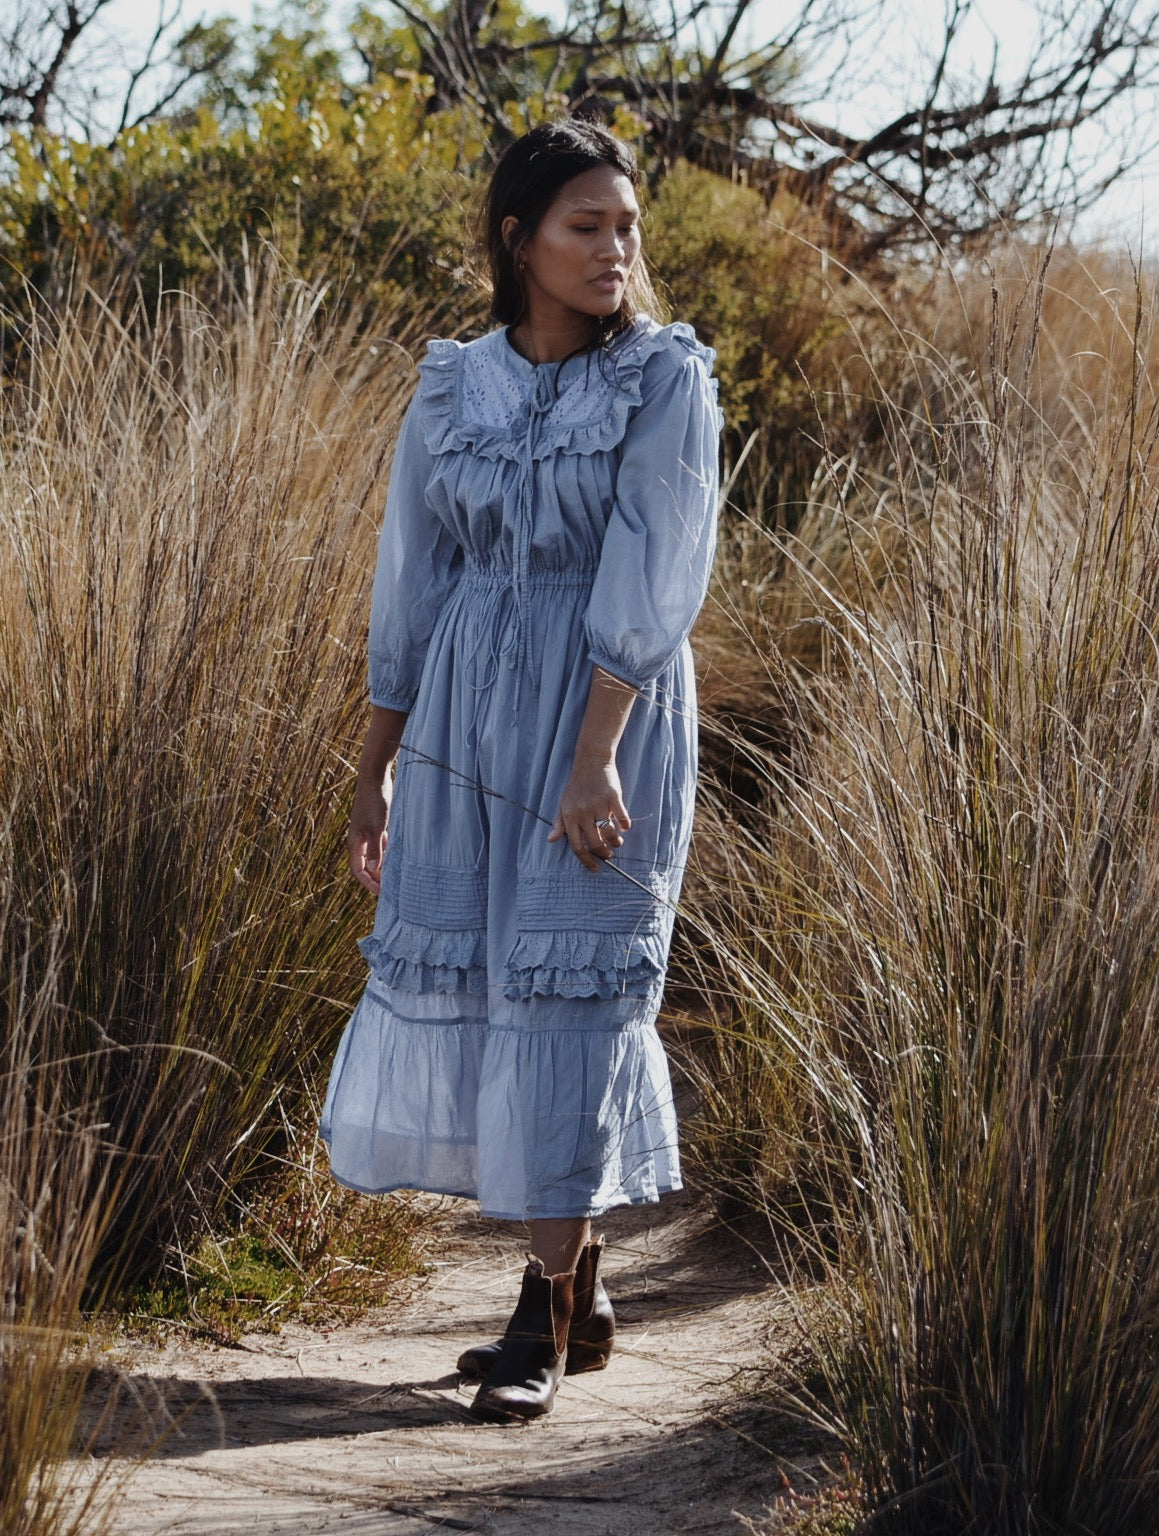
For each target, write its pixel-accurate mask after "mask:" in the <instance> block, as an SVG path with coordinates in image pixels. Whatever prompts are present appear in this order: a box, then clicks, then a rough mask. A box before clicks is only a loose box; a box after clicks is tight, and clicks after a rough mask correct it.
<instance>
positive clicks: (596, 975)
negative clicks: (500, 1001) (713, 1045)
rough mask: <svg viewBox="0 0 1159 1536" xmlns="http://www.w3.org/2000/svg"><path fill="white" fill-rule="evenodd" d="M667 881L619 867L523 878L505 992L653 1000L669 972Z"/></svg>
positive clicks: (509, 994) (515, 995)
mask: <svg viewBox="0 0 1159 1536" xmlns="http://www.w3.org/2000/svg"><path fill="white" fill-rule="evenodd" d="M666 894H667V882H664V881H661V880H660V879H659V878H658V877H657V876H655V875H652V876H649V877H648V878H647V879H646V880H639V879H638V878H637V877H635V876H632V877H628V876H626V875H625V874H623V873H621V871H620V870H619V869H617V868H616V867H615V866H612V865H609V866H608V867H607V868H605V869H603V870H601V871H599V873H597V874H592V873H591V872H590V871H588V870H583V869H577V871H576V872H574V873H573V872H572V871H570V870H568V871H566V872H563V871H561V872H559V873H555V872H553V873H551V874H546V875H533V876H528V877H525V878H524V879H523V880H522V881H521V882H520V889H519V903H518V913H519V937H518V938H517V939H516V941H515V944H514V946H513V948H512V950H511V953H510V956H509V958H508V961H507V967H506V974H505V994H506V996H507V997H510V998H528V997H601V998H605V999H610V998H613V997H625V996H626V997H647V996H649V995H650V994H651V993H653V992H654V991H655V990H656V988H657V985H658V983H659V982H660V980H661V978H662V977H663V974H664V962H665V959H666V958H667V954H668V942H669V935H670V931H671V926H672V923H671V915H670V913H669V912H668V910H667V909H666V905H665V901H664V898H665V896H666Z"/></svg>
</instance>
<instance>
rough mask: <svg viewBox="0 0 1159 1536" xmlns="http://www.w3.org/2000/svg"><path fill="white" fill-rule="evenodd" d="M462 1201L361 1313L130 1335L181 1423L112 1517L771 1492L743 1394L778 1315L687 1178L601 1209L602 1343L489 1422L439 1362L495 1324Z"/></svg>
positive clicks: (753, 1266)
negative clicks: (325, 1323)
mask: <svg viewBox="0 0 1159 1536" xmlns="http://www.w3.org/2000/svg"><path fill="white" fill-rule="evenodd" d="M472 1210H473V1207H468V1206H467V1205H466V1204H465V1203H459V1202H453V1203H449V1210H448V1213H447V1215H446V1216H445V1217H444V1218H443V1219H442V1221H441V1224H440V1226H439V1229H438V1231H437V1233H436V1236H435V1238H434V1239H433V1241H432V1243H431V1248H430V1252H429V1262H430V1265H431V1268H430V1273H429V1275H428V1276H427V1277H426V1278H425V1279H423V1280H421V1281H420V1282H418V1283H417V1284H416V1286H415V1288H414V1291H413V1294H412V1295H410V1296H409V1297H408V1299H407V1300H406V1301H405V1302H403V1303H402V1304H401V1305H399V1306H396V1307H394V1308H390V1309H387V1310H385V1311H383V1312H381V1313H375V1314H373V1315H371V1316H369V1317H367V1318H365V1319H363V1320H362V1321H361V1322H359V1323H358V1324H357V1325H354V1326H348V1327H339V1328H335V1329H332V1330H330V1331H328V1332H322V1331H317V1330H311V1329H308V1328H306V1327H303V1326H299V1325H291V1326H288V1327H286V1328H285V1330H284V1331H283V1332H282V1333H281V1334H279V1335H252V1336H249V1337H247V1338H246V1339H245V1340H244V1347H243V1348H241V1349H227V1348H207V1347H204V1346H197V1347H192V1346H181V1345H169V1346H167V1347H166V1348H164V1349H162V1350H158V1351H153V1352H152V1353H149V1352H146V1351H144V1350H141V1351H139V1353H138V1357H137V1359H136V1360H135V1362H134V1367H133V1373H132V1382H131V1384H132V1386H133V1388H134V1389H135V1390H136V1392H137V1393H138V1395H139V1397H140V1399H141V1400H142V1401H143V1402H145V1403H147V1404H151V1405H152V1406H151V1408H150V1413H151V1415H153V1416H154V1418H155V1416H156V1411H157V1408H156V1405H157V1402H158V1400H163V1401H164V1403H165V1404H166V1407H167V1411H168V1412H169V1414H171V1415H174V1416H176V1418H177V1421H178V1422H177V1424H176V1427H175V1428H173V1429H172V1431H171V1432H170V1433H169V1435H168V1437H167V1439H166V1441H165V1443H164V1444H163V1446H162V1448H161V1450H160V1452H159V1453H157V1454H156V1455H155V1456H154V1457H153V1458H152V1459H151V1460H149V1461H147V1462H145V1463H143V1464H142V1465H140V1466H139V1467H137V1468H136V1469H134V1470H132V1471H131V1472H130V1473H129V1475H128V1477H127V1479H126V1481H125V1485H124V1488H123V1493H122V1497H121V1499H120V1500H119V1502H118V1504H117V1506H116V1512H115V1514H114V1517H113V1522H112V1531H113V1533H114V1536H162V1533H166V1536H234V1533H237V1536H241V1533H242V1532H257V1531H261V1532H264V1533H266V1536H322V1533H338V1532H342V1533H345V1536H372V1533H373V1536H420V1533H427V1532H448V1531H474V1532H480V1533H485V1536H516V1533H519V1536H527V1533H530V1532H544V1533H551V1536H572V1533H576V1536H578V1533H581V1532H582V1533H584V1536H671V1533H673V1532H681V1531H686V1532H741V1531H742V1530H744V1529H745V1525H744V1522H743V1520H742V1518H741V1517H742V1516H745V1515H747V1516H749V1517H754V1518H759V1517H760V1516H761V1514H762V1510H764V1508H765V1507H766V1506H768V1505H770V1504H774V1503H776V1501H777V1499H778V1488H779V1483H780V1475H781V1467H782V1466H783V1464H784V1463H783V1462H782V1461H781V1460H780V1456H779V1455H773V1454H770V1451H769V1450H768V1449H766V1448H764V1446H763V1445H762V1443H761V1442H762V1439H764V1440H767V1435H765V1434H763V1431H762V1425H761V1422H760V1418H761V1414H760V1410H759V1409H756V1408H754V1407H753V1406H752V1403H751V1399H750V1397H749V1396H748V1395H747V1394H750V1393H751V1390H752V1388H753V1384H754V1375H753V1371H752V1367H753V1364H754V1362H758V1363H759V1362H760V1361H762V1360H765V1359H767V1358H768V1357H769V1356H770V1355H772V1354H775V1353H776V1352H777V1350H778V1346H779V1342H780V1341H781V1340H782V1339H784V1340H785V1341H786V1342H787V1341H788V1340H789V1339H790V1338H791V1337H792V1335H793V1324H792V1322H791V1320H790V1318H789V1313H788V1309H787V1308H786V1306H785V1303H784V1300H783V1297H782V1296H781V1294H780V1293H779V1291H778V1290H777V1288H776V1287H774V1286H772V1285H770V1283H769V1280H768V1276H767V1274H766V1272H765V1271H764V1269H763V1268H762V1266H760V1265H759V1264H758V1263H757V1262H755V1260H754V1257H753V1255H752V1253H751V1252H750V1251H749V1250H748V1249H747V1248H746V1247H745V1246H744V1244H742V1243H741V1242H739V1241H737V1239H735V1238H734V1237H732V1236H731V1235H730V1234H728V1233H727V1232H724V1231H722V1230H720V1229H719V1228H718V1227H717V1226H716V1224H715V1223H714V1222H713V1220H712V1218H711V1215H710V1213H709V1212H708V1211H707V1209H706V1208H705V1207H703V1206H699V1205H697V1204H696V1203H695V1202H694V1201H692V1200H690V1199H687V1198H683V1197H682V1198H678V1199H675V1200H670V1201H666V1202H665V1203H663V1204H662V1205H660V1206H658V1207H649V1208H646V1209H642V1210H636V1211H620V1212H613V1213H612V1215H611V1216H609V1217H608V1218H607V1219H606V1220H605V1222H604V1223H602V1224H601V1225H602V1227H603V1229H604V1230H605V1231H606V1233H607V1239H608V1248H607V1253H606V1259H605V1269H604V1272H605V1275H606V1278H607V1281H608V1289H609V1291H610V1292H611V1295H612V1298H613V1301H614V1304H615V1307H616V1312H617V1317H618V1320H619V1329H620V1332H619V1337H618V1340H617V1346H618V1347H617V1350H616V1353H615V1354H614V1356H613V1358H612V1361H611V1364H610V1365H609V1367H608V1369H607V1370H606V1371H603V1372H598V1373H592V1374H590V1375H584V1376H577V1377H569V1378H567V1379H566V1380H565V1381H564V1383H563V1385H562V1386H561V1388H560V1391H559V1394H558V1396H557V1399H556V1406H555V1410H554V1411H553V1413H552V1414H551V1415H550V1417H548V1418H546V1419H543V1420H541V1421H539V1422H538V1423H536V1424H533V1425H526V1426H525V1425H516V1426H509V1427H505V1426H495V1425H486V1424H478V1423H476V1422H475V1420H473V1419H472V1418H471V1417H470V1416H469V1414H468V1412H467V1408H468V1404H469V1402H470V1400H471V1394H472V1392H473V1390H474V1389H473V1387H472V1386H471V1385H470V1384H467V1383H460V1381H459V1378H458V1376H457V1375H456V1373H455V1369H454V1362H455V1359H456V1356H457V1355H458V1353H459V1351H460V1350H461V1349H462V1348H464V1347H465V1346H466V1345H467V1344H469V1343H472V1342H474V1341H476V1340H478V1339H481V1338H489V1337H492V1336H494V1335H495V1334H496V1333H498V1332H501V1331H502V1327H503V1325H504V1323H505V1321H506V1318H507V1316H508V1314H509V1312H510V1309H511V1307H512V1305H513V1302H514V1299H515V1295H516V1293H517V1291H518V1288H519V1277H520V1273H521V1270H522V1259H521V1256H520V1254H519V1252H518V1249H517V1248H515V1247H514V1245H513V1243H512V1229H511V1228H510V1227H502V1226H500V1225H498V1224H492V1223H488V1222H486V1221H482V1220H480V1219H479V1218H478V1217H476V1216H473V1215H471V1214H470V1212H471V1211H472ZM122 1400H123V1399H122ZM766 1427H767V1426H766ZM795 1449H797V1448H796V1447H788V1446H778V1447H777V1450H778V1452H792V1451H793V1450H795Z"/></svg>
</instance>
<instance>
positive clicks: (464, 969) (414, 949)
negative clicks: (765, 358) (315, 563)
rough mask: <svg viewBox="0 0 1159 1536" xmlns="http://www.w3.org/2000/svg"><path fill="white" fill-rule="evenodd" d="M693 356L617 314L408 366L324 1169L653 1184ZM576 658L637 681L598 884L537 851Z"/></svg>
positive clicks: (702, 378)
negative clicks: (392, 768)
mask: <svg viewBox="0 0 1159 1536" xmlns="http://www.w3.org/2000/svg"><path fill="white" fill-rule="evenodd" d="M711 362H712V353H711V352H710V351H709V350H708V349H706V348H704V347H702V346H701V345H700V344H699V343H698V342H697V341H696V339H695V337H694V335H693V334H692V332H691V331H690V330H689V328H688V327H686V326H682V325H675V326H668V327H660V326H657V325H656V324H655V323H654V322H651V321H646V320H638V321H636V322H634V324H633V325H632V326H631V327H630V328H629V329H628V331H627V332H625V333H624V334H623V335H622V336H621V337H619V338H618V339H617V340H616V341H615V342H614V343H613V345H612V346H611V348H609V349H608V350H607V351H605V352H600V353H594V354H590V355H586V356H582V357H577V358H573V359H570V360H569V361H567V362H565V363H563V364H562V365H559V364H547V365H540V366H538V367H537V366H535V365H533V364H531V363H529V362H528V361H527V360H526V359H524V358H522V357H521V356H520V355H519V354H518V353H517V352H515V351H514V349H513V348H512V347H511V345H510V343H509V342H508V340H507V336H506V332H505V331H502V330H500V331H495V332H492V333H491V334H489V335H487V336H484V337H482V338H481V339H480V340H478V341H475V342H471V343H469V344H466V345H460V344H458V343H455V342H446V341H440V342H433V343H431V345H430V348H429V351H428V355H427V358H426V360H425V362H424V363H423V364H422V365H421V368H420V383H419V388H418V391H417V393H416V396H415V399H414V401H413V403H412V405H411V407H410V410H409V412H408V413H407V416H406V418H405V420H404V423H403V427H402V430H401V432H400V435H399V441H398V445H397V449H396V455H395V463H394V469H393V473H392V477H391V486H390V493H389V497H388V502H387V513H386V519H385V523H384V527H383V531H382V536H381V541H380V546H379V558H378V565H377V568H376V572H375V582H374V592H373V598H372V604H371V626H370V694H371V699H372V701H373V702H374V703H376V704H380V705H383V706H385V707H387V708H391V709H396V710H401V711H404V712H407V713H408V716H409V718H408V721H407V727H406V731H405V734H404V737H403V744H402V748H401V750H400V752H399V757H398V762H397V765H396V773H395V795H394V804H393V807H392V811H391V821H390V837H389V843H388V849H387V855H386V859H385V861H384V866H383V874H382V891H381V895H380V897H379V902H378V909H377V914H376V920H375V926H374V932H373V934H372V935H371V936H370V937H369V938H367V939H366V940H364V941H363V944H362V949H363V953H364V955H365V957H366V959H367V961H368V963H369V965H370V968H371V977H370V981H369V983H368V985H367V988H366V992H365V993H364V995H363V997H362V999H361V1001H360V1003H359V1005H358V1007H357V1009H356V1010H355V1013H354V1016H353V1018H352V1019H351V1021H350V1023H349V1025H348V1026H347V1028H346V1031H345V1033H344V1035H343V1037H342V1040H341V1043H340V1045H339V1049H338V1053H337V1056H336V1059H335V1062H334V1067H333V1071H332V1073H331V1078H330V1085H329V1089H328V1092H327V1095H326V1102H325V1105H324V1109H323V1117H322V1133H323V1136H324V1137H325V1139H326V1141H327V1143H328V1145H329V1148H330V1155H331V1167H332V1169H333V1172H334V1174H335V1176H336V1177H337V1178H338V1179H339V1180H340V1181H341V1182H343V1183H345V1184H348V1185H351V1186H353V1187H355V1188H358V1189H363V1190H371V1191H384V1190H389V1189H397V1188H417V1189H425V1190H431V1191H436V1192H442V1193H448V1194H459V1195H470V1196H474V1197H476V1198H477V1199H478V1200H479V1202H480V1205H481V1207H482V1210H483V1212H484V1213H485V1214H487V1215H491V1216H495V1217H504V1218H516V1219H520V1218H521V1219H543V1218H551V1217H578V1216H589V1215H598V1214H600V1213H602V1212H603V1211H605V1210H607V1209H608V1208H609V1207H611V1206H613V1205H618V1204H624V1203H638V1202H642V1201H650V1200H655V1199H657V1198H658V1197H659V1195H660V1194H661V1193H662V1192H664V1191H665V1190H670V1189H677V1188H679V1187H680V1170H679V1156H678V1151H677V1144H676V1123H675V1115H674V1113H673V1107H672V1094H671V1086H670V1082H669V1076H668V1068H667V1063H666V1061H665V1058H664V1052H663V1049H662V1047H661V1044H660V1040H659V1037H658V1035H657V1033H656V1027H655V1021H656V1015H657V1012H658V1009H659V1004H660V994H661V989H662V985H663V979H664V967H665V964H666V961H667V955H668V946H669V941H670V938H671V931H672V916H673V907H674V903H675V901H676V898H677V895H678V893H679V889H680V881H681V876H682V874H683V869H684V862H685V857H686V853H687V848H688V839H689V836H690V833H691V825H692V810H693V795H694V788H695V777H696V737H695V729H696V721H695V709H696V703H695V684H694V679H693V672H692V658H691V652H690V650H689V647H688V643H687V636H688V632H689V630H690V629H691V626H692V623H693V621H694V619H695V617H696V614H697V612H698V610H699V608H700V605H701V603H702V602H703V599H704V594H705V589H706V586H707V582H708V575H709V569H710V566H711V561H712V551H713V542H714V537H715V511H716V497H717V468H716V466H717V437H718V433H719V427H720V416H719V412H718V410H717V407H716V392H715V384H714V382H713V380H712V377H711V372H710V368H711ZM593 662H595V663H598V665H599V666H601V667H603V668H605V669H606V670H607V671H608V672H610V673H612V674H614V675H615V676H617V677H619V678H621V679H623V680H624V681H626V682H628V683H630V684H631V685H632V686H633V687H634V688H636V689H637V690H638V697H637V698H636V700H635V702H634V703H633V706H632V711H631V715H630V717H629V720H628V725H627V729H626V731H625V733H624V737H623V740H622V742H621V745H620V748H619V750H618V752H617V765H618V767H619V771H620V776H621V780H622V782H623V786H624V795H625V800H626V803H627V805H628V808H629V810H630V812H631V815H632V827H631V830H630V831H629V832H628V833H627V834H626V840H625V845H624V847H623V848H622V849H621V850H620V852H619V853H618V854H617V856H616V857H615V859H614V860H612V861H610V863H609V864H608V865H606V866H605V867H603V868H601V869H600V870H599V871H598V872H597V873H595V874H593V873H591V872H589V871H587V870H585V869H584V868H583V867H582V865H580V863H579V861H578V860H577V859H576V858H575V855H574V854H573V853H572V852H571V850H570V848H569V847H568V845H567V843H566V841H561V842H558V843H548V842H547V832H548V829H549V827H550V824H551V821H552V819H553V818H554V816H555V813H556V811H557V809H558V807H559V801H560V796H561V794H562V792H563V789H564V786H565V784H566V782H567V779H568V776H569V773H570V770H571V761H572V754H573V751H574V748H575V743H576V738H577V734H578V731H579V727H580V723H581V721H582V719H583V714H584V709H585V707H586V703H587V697H588V689H589V686H590V682H591V675H592V664H593Z"/></svg>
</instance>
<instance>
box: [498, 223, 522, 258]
mask: <svg viewBox="0 0 1159 1536" xmlns="http://www.w3.org/2000/svg"><path fill="white" fill-rule="evenodd" d="M518 228H519V220H518V219H517V218H516V217H515V215H514V214H513V213H509V214H508V215H507V217H506V218H505V219H504V220H503V222H502V224H500V226H499V233H500V234H501V235H502V236H503V244H504V245H505V246H506V247H507V249H508V250H509V251H510V252H511V254H512V256H514V255H515V246H514V243H513V242H514V240H515V231H516V230H517V229H518Z"/></svg>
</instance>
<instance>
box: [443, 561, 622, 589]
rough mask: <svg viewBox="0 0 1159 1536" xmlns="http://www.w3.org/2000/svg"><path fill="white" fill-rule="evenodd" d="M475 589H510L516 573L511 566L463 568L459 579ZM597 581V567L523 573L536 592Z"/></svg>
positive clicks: (468, 565)
mask: <svg viewBox="0 0 1159 1536" xmlns="http://www.w3.org/2000/svg"><path fill="white" fill-rule="evenodd" d="M459 579H460V581H462V582H467V583H469V584H470V585H471V586H473V587H482V588H484V589H491V590H494V589H496V588H499V589H502V588H505V587H507V588H509V587H512V586H514V584H515V571H514V569H513V568H512V567H511V566H509V565H471V564H469V563H468V564H467V565H466V566H464V568H463V574H462V576H461V577H460V578H459ZM595 579H596V572H595V567H594V566H593V567H592V568H591V569H590V570H583V571H537V570H529V571H525V572H524V573H523V584H524V586H526V587H534V588H535V589H536V590H542V589H544V588H552V587H555V588H560V587H574V588H584V587H590V586H591V584H592V582H593V581H594V580H595Z"/></svg>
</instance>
